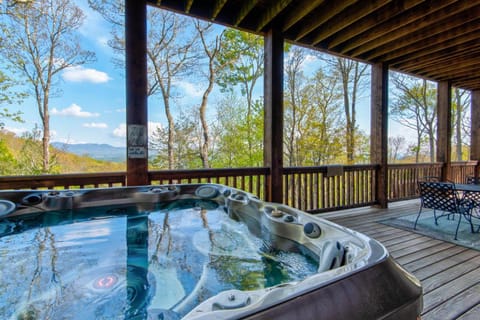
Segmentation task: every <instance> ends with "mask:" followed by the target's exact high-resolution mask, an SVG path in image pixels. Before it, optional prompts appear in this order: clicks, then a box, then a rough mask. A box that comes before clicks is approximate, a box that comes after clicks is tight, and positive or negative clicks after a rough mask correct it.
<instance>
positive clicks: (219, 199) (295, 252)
mask: <svg viewBox="0 0 480 320" xmlns="http://www.w3.org/2000/svg"><path fill="white" fill-rule="evenodd" d="M0 266H1V269H0V318H1V319H67V318H68V319H164V320H168V319H209V320H210V319H302V320H306V319H362V320H365V319H415V318H416V317H417V316H418V315H419V314H420V312H421V310H422V289H421V286H420V283H419V281H418V280H416V279H415V278H414V277H413V276H412V275H410V274H409V273H407V272H406V271H405V270H404V269H402V268H401V267H400V266H399V265H398V264H397V263H396V262H395V261H394V260H393V259H392V258H391V257H390V256H389V254H388V252H387V250H386V249H385V247H383V246H382V245H381V244H380V243H378V242H377V241H375V240H373V239H370V238H368V237H366V236H365V235H362V234H360V233H357V232H355V231H352V230H349V229H347V228H344V227H341V226H338V225H335V224H333V223H331V222H329V221H326V220H324V219H322V218H319V217H315V216H312V215H309V214H307V213H304V212H301V211H298V210H295V209H293V208H290V207H288V206H285V205H281V204H275V203H266V202H262V201H260V200H258V199H257V198H256V197H254V196H252V195H251V194H248V193H245V192H243V191H241V190H238V189H233V188H229V187H226V186H222V185H215V184H195V185H193V184H188V185H162V186H144V187H124V188H108V189H81V190H66V191H2V192H0Z"/></svg>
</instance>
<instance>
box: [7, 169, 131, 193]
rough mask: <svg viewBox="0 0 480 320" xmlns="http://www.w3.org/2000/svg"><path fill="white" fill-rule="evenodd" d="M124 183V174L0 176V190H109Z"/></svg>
mask: <svg viewBox="0 0 480 320" xmlns="http://www.w3.org/2000/svg"><path fill="white" fill-rule="evenodd" d="M125 181H126V173H125V172H105V173H103V172H102V173H78V174H77V173H72V174H51V175H50V174H47V175H38V176H0V190H5V189H78V188H107V187H108V188H110V187H121V186H125V185H126V184H125Z"/></svg>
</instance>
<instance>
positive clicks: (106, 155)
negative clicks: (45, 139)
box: [51, 142, 127, 162]
mask: <svg viewBox="0 0 480 320" xmlns="http://www.w3.org/2000/svg"><path fill="white" fill-rule="evenodd" d="M51 146H52V147H54V148H57V149H59V150H63V151H65V152H70V153H73V154H76V155H78V156H88V157H90V158H93V159H97V160H103V161H111V162H125V161H126V158H127V150H126V148H125V147H114V146H111V145H109V144H105V143H102V144H99V143H73V144H71V143H63V142H53V143H51Z"/></svg>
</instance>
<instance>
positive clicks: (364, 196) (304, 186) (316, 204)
mask: <svg viewBox="0 0 480 320" xmlns="http://www.w3.org/2000/svg"><path fill="white" fill-rule="evenodd" d="M376 169H377V166H375V165H353V166H322V167H302V168H285V169H284V174H283V185H284V193H283V202H284V203H285V204H288V205H290V206H292V207H295V208H298V209H300V210H304V211H308V212H312V213H318V212H323V211H332V210H335V209H340V208H341V209H345V208H353V207H359V206H367V205H372V204H374V203H375V202H376V199H375V192H374V190H375V174H376Z"/></svg>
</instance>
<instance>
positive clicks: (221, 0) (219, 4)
mask: <svg viewBox="0 0 480 320" xmlns="http://www.w3.org/2000/svg"><path fill="white" fill-rule="evenodd" d="M225 3H227V0H217V1H215V4H214V5H213V10H212V20H215V19H216V18H217V16H218V14H219V13H220V11H222V9H223V7H224V6H225Z"/></svg>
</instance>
